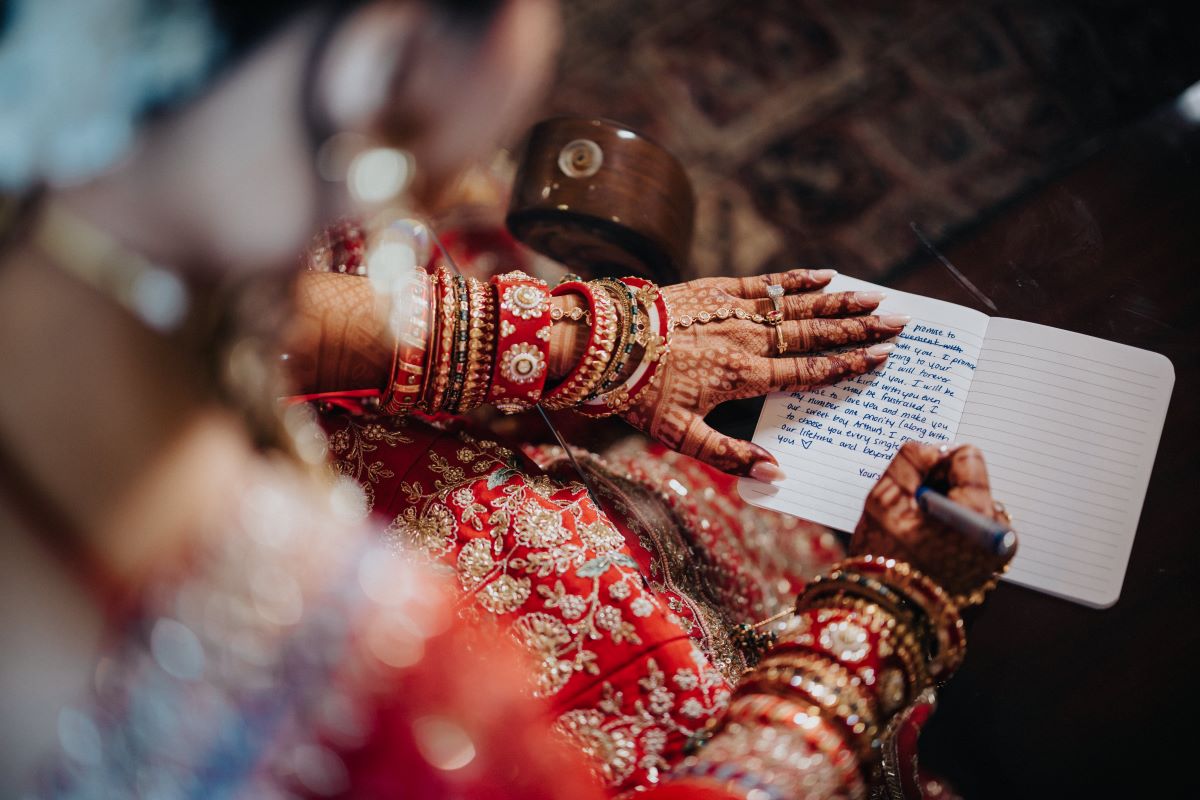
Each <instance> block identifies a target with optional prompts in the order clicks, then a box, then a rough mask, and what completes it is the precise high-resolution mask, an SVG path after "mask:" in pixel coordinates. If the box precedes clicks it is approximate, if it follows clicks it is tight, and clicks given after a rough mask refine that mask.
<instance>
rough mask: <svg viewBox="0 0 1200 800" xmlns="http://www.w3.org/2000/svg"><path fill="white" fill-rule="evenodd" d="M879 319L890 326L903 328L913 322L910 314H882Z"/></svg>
mask: <svg viewBox="0 0 1200 800" xmlns="http://www.w3.org/2000/svg"><path fill="white" fill-rule="evenodd" d="M879 321H880V322H882V323H883V324H884V325H885V326H886V327H888V328H903V327H904V326H905V325H907V324H908V323H910V322H912V317H911V316H909V315H908V314H880V315H879Z"/></svg>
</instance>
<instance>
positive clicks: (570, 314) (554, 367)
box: [549, 294, 590, 381]
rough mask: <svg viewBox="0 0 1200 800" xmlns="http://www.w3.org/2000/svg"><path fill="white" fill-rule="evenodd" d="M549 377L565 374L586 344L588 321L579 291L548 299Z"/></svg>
mask: <svg viewBox="0 0 1200 800" xmlns="http://www.w3.org/2000/svg"><path fill="white" fill-rule="evenodd" d="M550 308H551V312H550V314H551V318H552V319H553V320H554V322H553V323H552V325H551V326H550V358H549V369H550V379H551V380H552V381H559V380H562V379H563V378H565V377H566V376H567V375H568V374H569V373H570V372H571V370H572V369H573V368H574V366H575V365H576V364H578V363H579V361H580V359H582V358H583V354H584V350H585V349H586V348H587V340H588V331H587V326H588V325H589V324H590V320H589V319H588V314H587V313H586V312H587V308H586V305H585V303H584V300H583V298H582V297H580V296H579V295H574V294H566V295H560V296H558V297H553V298H551V299H550Z"/></svg>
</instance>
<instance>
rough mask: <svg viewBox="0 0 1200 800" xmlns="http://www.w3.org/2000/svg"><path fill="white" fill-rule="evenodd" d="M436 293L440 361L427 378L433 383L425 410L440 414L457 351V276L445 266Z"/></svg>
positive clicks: (438, 274)
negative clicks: (455, 287)
mask: <svg viewBox="0 0 1200 800" xmlns="http://www.w3.org/2000/svg"><path fill="white" fill-rule="evenodd" d="M433 279H434V288H435V294H437V297H438V304H437V317H436V319H437V326H436V329H435V331H434V342H435V345H436V356H437V360H436V362H431V363H432V364H433V369H432V370H431V373H430V375H429V377H428V379H427V381H426V383H427V384H428V385H429V399H428V401H427V402H426V404H425V410H426V411H428V412H429V413H430V414H436V413H437V412H439V411H441V410H442V406H443V404H444V403H445V401H446V390H447V389H448V388H449V386H450V364H451V359H452V357H453V354H454V317H455V313H456V310H457V307H458V301H457V298H456V296H455V292H454V279H453V276H451V275H450V273H449V272H448V271H447V270H446V268H445V267H439V268H438V270H437V272H436V273H435V274H434V278H433Z"/></svg>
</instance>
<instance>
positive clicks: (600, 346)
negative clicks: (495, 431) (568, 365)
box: [541, 281, 617, 411]
mask: <svg viewBox="0 0 1200 800" xmlns="http://www.w3.org/2000/svg"><path fill="white" fill-rule="evenodd" d="M564 294H580V295H583V297H584V299H585V300H587V303H588V306H589V307H590V309H591V312H592V320H593V325H592V327H591V329H590V333H589V335H588V341H587V346H586V348H585V349H584V353H583V357H582V358H580V359H579V363H578V364H576V365H575V368H574V369H573V370H571V372H570V374H568V375H567V377H566V378H565V379H564V380H563V381H562V383H560V384H559V385H558V386H556V387H555V388H554V389H553V390H551V391H550V392H549V393H547V394H546V395H545V396H544V397H543V398H542V402H541V405H542V406H543V407H545V408H546V409H547V410H548V411H559V410H562V409H564V408H570V407H571V406H575V405H577V404H579V403H580V402H582V401H583V399H584V398H585V397H587V396H588V395H589V394H590V393H591V392H592V391H594V390H595V388H596V386H597V384H598V383H599V381H600V376H601V375H603V374H604V370H605V369H606V368H607V367H608V364H609V360H610V359H611V358H612V357H613V348H614V347H615V346H616V341H617V319H616V309H615V307H614V306H613V302H612V300H610V299H609V298H608V296H607V295H606V294H605V293H604V292H602V291H593V290H592V288H591V287H590V286H588V285H587V284H586V283H581V282H579V281H567V282H566V283H560V284H559V285H558V286H556V287H554V291H552V292H551V295H552V296H554V297H559V296H561V295H564Z"/></svg>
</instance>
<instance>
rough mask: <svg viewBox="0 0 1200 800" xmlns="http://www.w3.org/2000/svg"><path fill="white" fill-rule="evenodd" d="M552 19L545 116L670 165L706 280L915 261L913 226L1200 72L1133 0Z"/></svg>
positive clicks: (1193, 55)
mask: <svg viewBox="0 0 1200 800" xmlns="http://www.w3.org/2000/svg"><path fill="white" fill-rule="evenodd" d="M1188 5H1192V4H1188ZM1179 8H1180V9H1182V8H1183V6H1182V5H1181V6H1179ZM564 15H565V19H566V25H567V45H566V47H565V48H564V58H563V62H562V65H561V75H560V80H559V82H558V85H557V88H556V90H555V93H554V96H553V97H552V99H551V101H550V104H549V108H548V109H547V110H548V112H554V113H572V114H587V115H598V116H604V117H608V118H611V119H615V120H619V121H621V122H624V123H626V124H628V125H630V126H632V127H633V128H635V129H638V130H640V131H642V132H644V133H647V134H649V135H651V136H652V137H654V138H656V139H658V140H659V141H660V142H661V143H663V144H664V145H666V146H667V147H668V148H669V149H671V150H672V151H673V152H675V153H676V154H677V155H678V156H680V158H681V159H682V160H683V161H684V163H685V165H686V166H687V168H688V171H689V173H690V175H691V176H692V179H693V181H694V183H695V185H696V188H697V193H698V199H699V212H698V214H699V216H698V220H697V223H698V225H697V236H696V240H695V244H694V249H693V265H694V267H695V270H696V272H697V273H698V274H700V275H713V274H750V273H754V272H759V271H763V270H766V269H770V268H774V267H782V266H797V265H809V266H836V267H838V268H841V269H843V270H847V271H851V272H853V273H855V274H858V275H861V276H863V277H869V276H872V275H880V274H882V273H884V272H886V271H887V270H888V269H889V268H890V267H892V266H894V265H896V264H898V263H901V262H903V261H904V260H905V259H907V258H909V257H911V256H912V255H913V254H914V253H915V252H916V248H917V242H916V239H915V237H914V235H913V233H912V231H911V230H910V228H909V223H910V221H916V222H917V223H918V224H919V225H920V226H921V227H922V228H923V229H924V230H925V231H927V232H928V233H929V234H930V235H931V236H932V237H933V238H935V239H942V238H945V237H946V236H947V235H948V234H952V233H953V232H954V231H955V230H958V229H961V228H962V227H963V226H967V225H970V224H971V223H972V222H974V221H976V220H978V219H979V218H980V216H981V215H983V214H986V212H987V210H988V209H990V208H994V207H996V206H997V205H998V204H1001V203H1003V202H1004V201H1005V200H1008V199H1010V198H1012V197H1014V196H1017V195H1018V194H1019V193H1020V192H1021V191H1022V190H1024V189H1028V188H1030V187H1031V186H1033V185H1036V184H1037V182H1039V181H1041V180H1044V179H1045V178H1047V177H1049V176H1050V175H1052V174H1054V173H1055V172H1057V171H1059V170H1061V169H1062V168H1063V167H1064V166H1066V165H1069V164H1071V163H1074V162H1076V161H1077V160H1078V159H1079V158H1081V157H1083V156H1085V155H1087V154H1088V153H1090V152H1094V150H1095V149H1096V148H1097V147H1098V146H1100V145H1102V144H1103V142H1104V140H1105V138H1106V136H1108V135H1110V134H1111V133H1112V132H1113V131H1114V130H1116V129H1117V128H1119V127H1120V126H1121V125H1123V124H1127V123H1128V122H1130V121H1132V120H1133V119H1136V118H1137V117H1138V116H1140V115H1141V114H1143V113H1145V112H1146V111H1147V110H1149V109H1150V108H1152V107H1153V106H1154V105H1156V104H1158V103H1161V102H1165V101H1167V100H1169V99H1170V98H1172V97H1173V96H1175V95H1176V94H1178V92H1179V91H1180V90H1182V89H1183V88H1185V87H1187V86H1188V85H1190V84H1191V83H1192V82H1194V81H1195V80H1196V79H1197V78H1200V48H1198V47H1197V46H1196V44H1195V41H1194V33H1195V32H1196V31H1197V30H1200V29H1198V28H1197V27H1196V26H1195V25H1194V24H1193V23H1191V22H1190V21H1188V20H1184V19H1183V15H1184V12H1183V11H1182V10H1176V9H1175V8H1172V7H1170V6H1167V5H1156V4H1153V3H1145V2H1133V1H1132V0H1092V1H1091V2H1077V3H1067V2H1051V1H1049V0H1044V1H1041V2H1012V1H1011V0H1010V1H1009V2H939V1H938V0H742V1H741V2H732V0H691V2H687V3H680V2H678V1H677V0H566V2H565V4H564Z"/></svg>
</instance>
